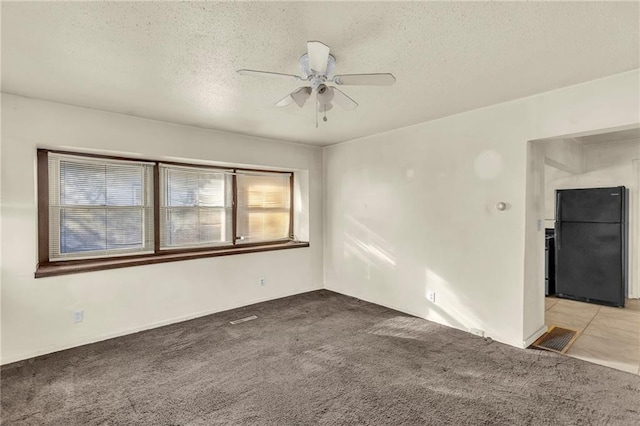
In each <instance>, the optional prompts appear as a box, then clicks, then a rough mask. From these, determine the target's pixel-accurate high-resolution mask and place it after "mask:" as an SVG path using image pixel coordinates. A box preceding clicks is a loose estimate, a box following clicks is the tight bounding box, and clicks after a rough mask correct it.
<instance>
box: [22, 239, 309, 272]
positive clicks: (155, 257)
mask: <svg viewBox="0 0 640 426" xmlns="http://www.w3.org/2000/svg"><path fill="white" fill-rule="evenodd" d="M300 247H309V243H308V242H298V241H289V242H284V243H278V244H273V243H272V244H263V245H252V246H246V247H242V246H235V247H225V248H218V249H211V250H199V251H189V252H181V253H171V252H167V253H164V252H163V253H159V254H151V255H141V256H131V257H127V258H108V259H90V260H78V261H60V262H49V263H47V264H42V265H38V268H37V269H36V273H35V277H36V278H44V277H53V276H57V275H68V274H78V273H81V272H93V271H104V270H107V269H116V268H127V267H129V266H141V265H152V264H154V263H165V262H176V261H180V260H192V259H201V258H205V257H217V256H229V255H234V254H243V253H258V252H263V251H273V250H286V249H292V248H300Z"/></svg>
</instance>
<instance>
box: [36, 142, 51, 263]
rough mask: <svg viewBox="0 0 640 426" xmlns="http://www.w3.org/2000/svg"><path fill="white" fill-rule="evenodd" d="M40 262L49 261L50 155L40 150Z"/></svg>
mask: <svg viewBox="0 0 640 426" xmlns="http://www.w3.org/2000/svg"><path fill="white" fill-rule="evenodd" d="M37 167H38V264H43V263H46V262H48V261H49V157H48V155H47V151H45V150H42V149H39V150H38V166H37Z"/></svg>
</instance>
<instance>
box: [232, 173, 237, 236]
mask: <svg viewBox="0 0 640 426" xmlns="http://www.w3.org/2000/svg"><path fill="white" fill-rule="evenodd" d="M235 173H236V169H233V176H231V192H232V194H233V195H232V198H233V199H232V201H231V233H232V234H233V235H232V236H231V242H232V244H233V245H234V246H235V245H236V240H237V238H238V179H237V176H236V174H235Z"/></svg>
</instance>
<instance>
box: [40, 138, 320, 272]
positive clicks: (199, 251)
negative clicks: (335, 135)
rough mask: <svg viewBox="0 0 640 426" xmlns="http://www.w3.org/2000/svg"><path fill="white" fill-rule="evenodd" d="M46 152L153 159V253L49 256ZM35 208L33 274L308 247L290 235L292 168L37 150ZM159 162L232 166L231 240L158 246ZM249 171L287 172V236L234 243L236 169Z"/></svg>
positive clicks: (209, 167) (103, 268)
mask: <svg viewBox="0 0 640 426" xmlns="http://www.w3.org/2000/svg"><path fill="white" fill-rule="evenodd" d="M49 153H53V154H63V155H72V156H77V157H87V158H100V159H109V160H121V161H144V162H148V163H153V182H152V186H153V188H152V191H153V206H152V208H153V215H152V216H153V253H142V254H131V255H122V256H110V257H97V258H90V259H69V260H54V261H51V260H50V258H49V244H50V241H49V227H50V220H49V163H48V161H49V160H48V159H49ZM36 164H37V192H36V194H37V207H38V208H37V211H38V214H37V216H38V251H37V253H38V264H37V268H36V272H35V277H36V278H41V277H48V276H55V275H66V274H72V273H79V272H89V271H99V270H106V269H114V268H123V267H129V266H139V265H149V264H154V263H164V262H173V261H180V260H191V259H198V258H204V257H215V256H226V255H232V254H242V253H255V252H262V251H271V250H282V249H291V248H298V247H308V246H309V243H308V242H301V241H296V240H295V239H294V211H295V209H294V206H293V204H294V172H293V171H280V170H267V169H255V168H241V167H222V166H213V165H208V164H197V163H182V162H173V161H164V160H153V159H147V158H131V157H118V156H110V155H101V154H91V153H82V152H71V151H60V150H52V149H38V150H37V162H36ZM160 164H166V165H174V166H181V167H192V168H201V169H212V170H225V171H226V172H228V171H229V170H232V231H231V232H232V237H231V238H232V241H231V244H229V245H211V246H202V247H189V248H181V247H176V248H170V249H167V248H162V249H161V247H160V214H161V211H160V210H161V209H160V191H161V187H160V186H161V185H160ZM238 171H240V172H253V173H283V174H289V175H290V177H289V187H290V189H289V196H290V202H289V233H288V238H287V239H284V240H277V241H261V242H254V243H241V244H237V238H238V236H237V231H238V226H237V222H238V218H237V215H238V199H237V197H238V193H237V192H238V185H237V179H236V176H237V174H236V173H237V172H238Z"/></svg>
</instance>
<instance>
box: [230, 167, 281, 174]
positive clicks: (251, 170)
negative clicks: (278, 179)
mask: <svg viewBox="0 0 640 426" xmlns="http://www.w3.org/2000/svg"><path fill="white" fill-rule="evenodd" d="M234 172H255V173H264V174H269V173H281V174H288V173H290V174H293V172H287V171H284V170H265V169H244V168H242V169H239V168H235V169H234Z"/></svg>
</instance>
